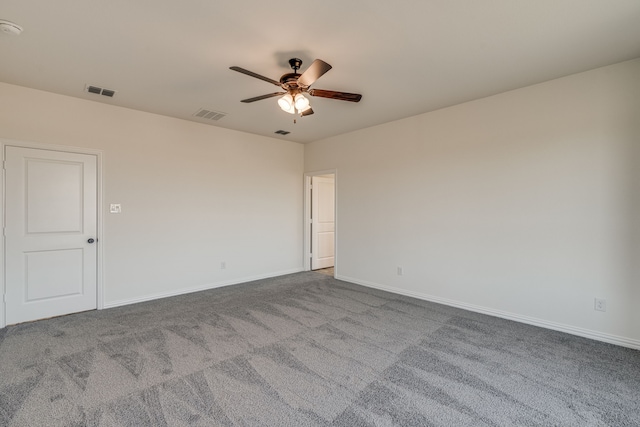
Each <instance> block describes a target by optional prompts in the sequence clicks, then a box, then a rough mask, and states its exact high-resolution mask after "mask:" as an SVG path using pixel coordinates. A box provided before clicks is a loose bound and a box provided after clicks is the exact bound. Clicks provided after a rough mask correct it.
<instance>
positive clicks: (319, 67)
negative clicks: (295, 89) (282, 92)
mask: <svg viewBox="0 0 640 427" xmlns="http://www.w3.org/2000/svg"><path fill="white" fill-rule="evenodd" d="M330 69H331V65H329V64H327V63H326V62H324V61H323V60H322V59H316V60H315V61H313V64H311V66H310V67H309V68H307V70H306V71H305V72H304V73H302V74H301V75H300V77H299V78H298V86H302V87H309V86H311V85H312V84H313V83H314V82H315V81H316V80H318V79H319V78H320V77H322V75H323V74H324V73H326V72H327V71H329V70H330Z"/></svg>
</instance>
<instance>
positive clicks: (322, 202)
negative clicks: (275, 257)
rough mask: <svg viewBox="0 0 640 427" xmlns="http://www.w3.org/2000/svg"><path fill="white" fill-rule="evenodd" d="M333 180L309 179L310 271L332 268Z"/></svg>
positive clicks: (330, 178) (331, 176)
mask: <svg viewBox="0 0 640 427" xmlns="http://www.w3.org/2000/svg"><path fill="white" fill-rule="evenodd" d="M334 203H335V179H334V177H333V175H329V176H314V177H312V178H311V269H312V270H318V269H320V268H327V267H333V257H334V234H335V205H334Z"/></svg>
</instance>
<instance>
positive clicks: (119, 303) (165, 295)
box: [104, 268, 303, 308]
mask: <svg viewBox="0 0 640 427" xmlns="http://www.w3.org/2000/svg"><path fill="white" fill-rule="evenodd" d="M301 271H303V270H302V268H294V269H291V270H284V271H277V272H273V273H267V274H260V275H257V276H249V277H242V278H239V279H233V280H228V281H223V282H216V283H210V284H207V285H202V286H196V287H193V288H186V289H179V290H176V291H171V292H163V293H159V294H153V295H145V296H143V297H137V298H128V299H124V300H118V301H112V302H105V303H104V308H114V307H121V306H123V305H129V304H137V303H140V302H147V301H153V300H156V299H160V298H169V297H175V296H178V295H185V294H190V293H193V292H200V291H207V290H209V289H215V288H222V287H224V286H232V285H239V284H240V283H247V282H253V281H254V280H262V279H269V278H271V277H277V276H284V275H286V274H292V273H299V272H301Z"/></svg>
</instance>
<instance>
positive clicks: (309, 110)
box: [300, 108, 313, 117]
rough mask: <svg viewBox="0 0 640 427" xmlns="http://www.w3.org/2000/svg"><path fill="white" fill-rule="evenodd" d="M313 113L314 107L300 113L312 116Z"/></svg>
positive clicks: (301, 115) (302, 115)
mask: <svg viewBox="0 0 640 427" xmlns="http://www.w3.org/2000/svg"><path fill="white" fill-rule="evenodd" d="M312 114H313V109H312V108H309V109H307V110H304V111H303V112H302V113H301V114H300V117H304V116H310V115H312Z"/></svg>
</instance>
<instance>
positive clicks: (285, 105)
mask: <svg viewBox="0 0 640 427" xmlns="http://www.w3.org/2000/svg"><path fill="white" fill-rule="evenodd" d="M278 105H279V106H280V108H282V109H283V110H284V111H286V112H287V113H288V112H290V110H291V109H292V108H293V97H292V96H291V95H289V94H286V95H285V96H283V97H282V98H280V99H278Z"/></svg>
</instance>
